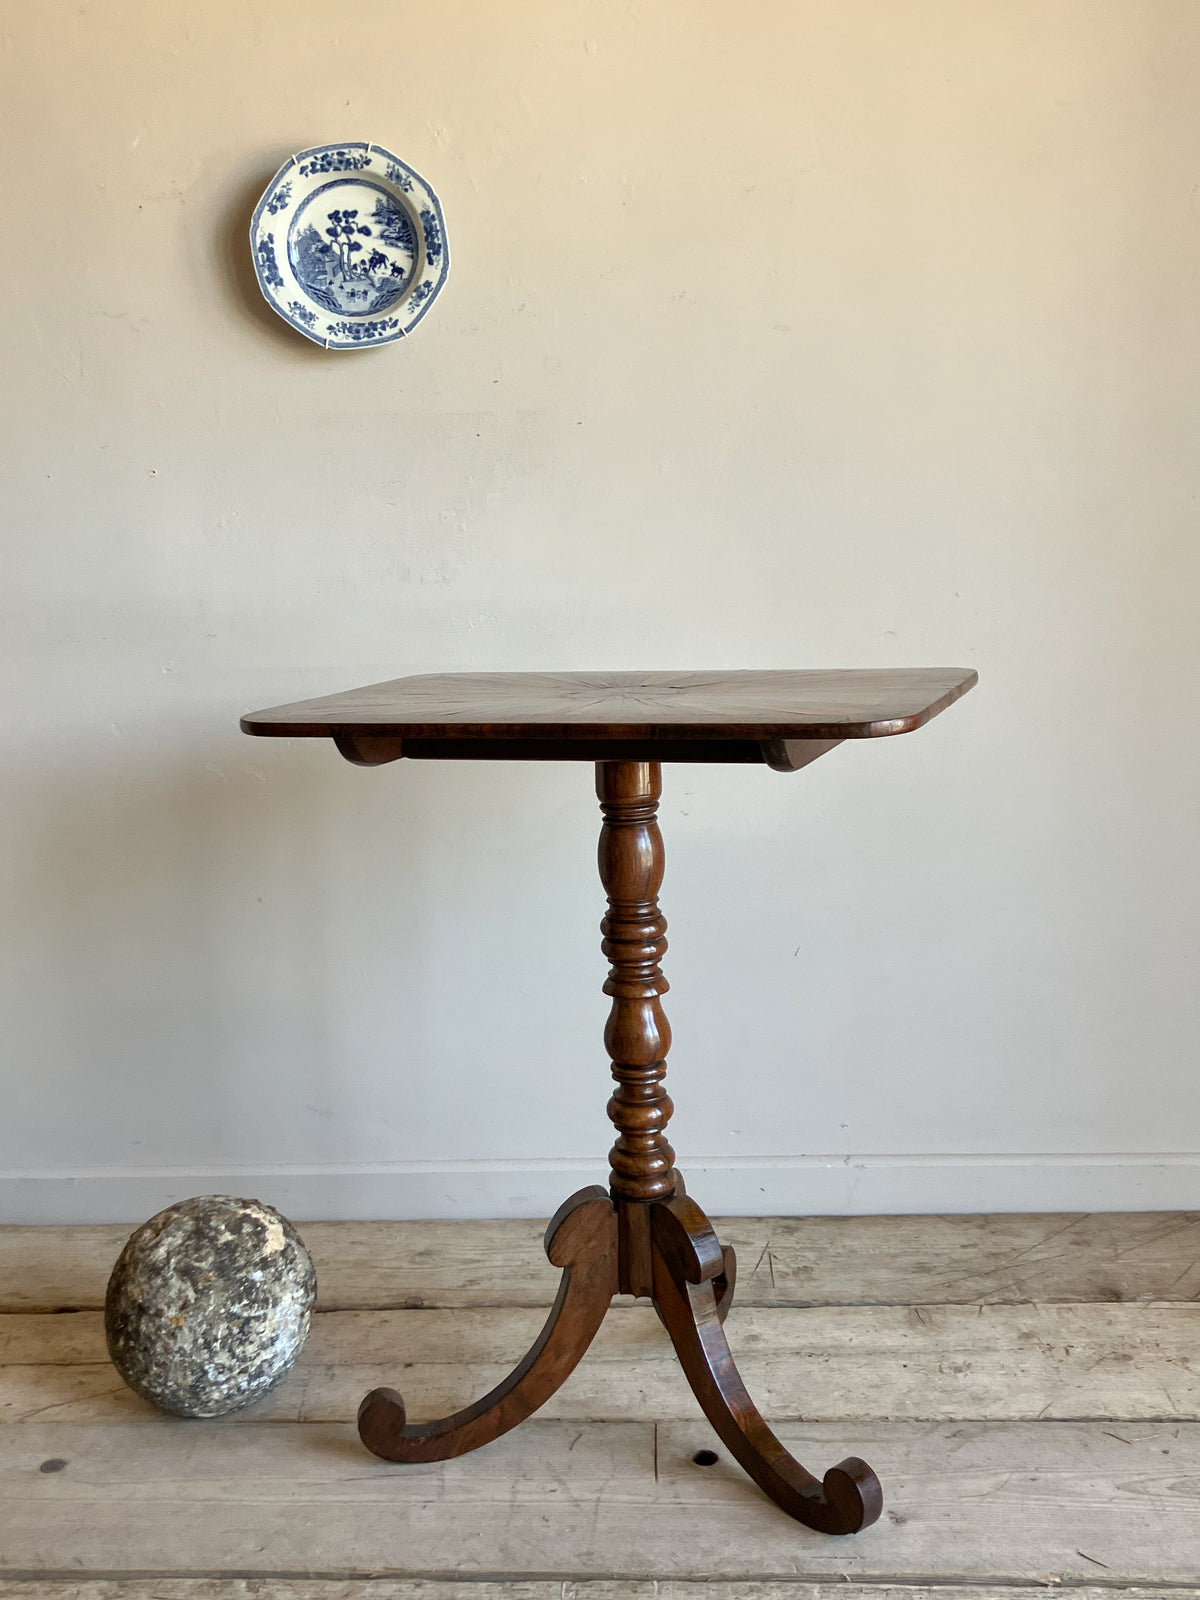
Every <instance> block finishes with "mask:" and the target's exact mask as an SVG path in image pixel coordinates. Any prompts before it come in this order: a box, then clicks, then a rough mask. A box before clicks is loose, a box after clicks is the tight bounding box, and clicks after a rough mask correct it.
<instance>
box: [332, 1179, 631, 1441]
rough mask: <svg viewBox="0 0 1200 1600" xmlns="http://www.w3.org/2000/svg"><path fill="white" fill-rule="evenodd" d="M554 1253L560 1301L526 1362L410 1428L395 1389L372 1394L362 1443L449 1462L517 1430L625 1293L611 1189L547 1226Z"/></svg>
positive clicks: (577, 1202) (362, 1410)
mask: <svg viewBox="0 0 1200 1600" xmlns="http://www.w3.org/2000/svg"><path fill="white" fill-rule="evenodd" d="M546 1254H547V1255H548V1256H549V1257H550V1260H551V1262H552V1263H553V1265H554V1266H556V1267H561V1268H562V1269H563V1274H562V1281H561V1283H560V1284H559V1287H558V1298H557V1299H556V1300H555V1302H554V1306H553V1308H552V1310H551V1312H550V1315H549V1317H547V1319H546V1324H545V1326H544V1327H543V1329H542V1331H541V1333H540V1334H539V1335H538V1337H537V1339H536V1340H535V1342H534V1344H533V1346H532V1347H531V1349H530V1350H529V1352H528V1354H527V1355H526V1356H525V1358H524V1360H523V1361H522V1362H521V1363H520V1365H519V1366H517V1367H516V1368H515V1369H514V1371H512V1372H511V1373H510V1374H509V1375H508V1377H507V1378H505V1379H504V1381H503V1383H499V1384H497V1385H496V1387H495V1388H494V1389H493V1390H492V1391H491V1392H490V1393H489V1394H485V1395H484V1396H483V1398H482V1399H480V1400H476V1401H475V1403H474V1404H473V1405H470V1406H467V1407H465V1408H464V1409H463V1410H462V1411H456V1412H455V1413H454V1415H453V1416H449V1417H441V1418H439V1420H438V1421H436V1422H417V1423H410V1422H409V1421H408V1420H407V1418H406V1416H405V1410H404V1401H403V1399H402V1398H401V1396H400V1395H399V1394H397V1392H396V1391H395V1389H372V1390H371V1392H370V1394H368V1395H367V1397H366V1398H365V1399H364V1400H363V1402H362V1404H361V1405H360V1406H359V1408H358V1433H359V1438H360V1439H361V1440H362V1442H363V1444H365V1445H366V1447H367V1449H368V1450H370V1451H372V1452H373V1454H375V1455H377V1456H381V1457H382V1458H383V1459H384V1460H385V1461H445V1460H447V1459H449V1458H450V1457H451V1456H461V1455H465V1454H466V1452H467V1451H468V1450H476V1449H478V1448H479V1446H480V1445H483V1444H490V1443H491V1441H492V1440H493V1439H497V1438H499V1436H500V1435H501V1434H502V1433H507V1432H508V1431H509V1429H510V1428H515V1427H516V1426H517V1424H518V1423H519V1422H523V1421H524V1420H525V1418H526V1417H528V1416H530V1415H531V1414H532V1413H533V1412H534V1411H536V1410H537V1409H538V1407H539V1406H542V1405H544V1404H545V1403H546V1401H547V1400H549V1398H550V1396H551V1395H552V1394H554V1392H555V1391H556V1390H557V1389H559V1388H561V1386H562V1385H563V1383H565V1382H566V1380H567V1378H568V1377H570V1375H571V1373H572V1372H573V1371H574V1370H575V1368H576V1366H577V1365H578V1364H579V1361H580V1359H581V1358H582V1356H583V1354H584V1352H585V1351H586V1350H587V1347H588V1346H589V1345H590V1344H591V1342H592V1340H593V1338H594V1337H595V1334H596V1330H597V1328H599V1326H600V1324H601V1322H602V1321H603V1320H604V1313H605V1312H606V1311H607V1310H608V1306H609V1302H610V1301H611V1299H612V1297H613V1295H614V1294H615V1293H616V1292H617V1218H616V1212H615V1210H614V1208H613V1204H612V1201H611V1200H610V1199H609V1197H608V1194H607V1192H606V1191H605V1190H604V1189H601V1188H600V1187H599V1186H598V1185H593V1186H592V1187H591V1188H588V1189H581V1190H580V1191H579V1192H578V1193H577V1194H573V1195H572V1196H571V1198H570V1199H569V1200H567V1201H566V1202H565V1203H564V1204H563V1205H562V1206H560V1207H559V1210H558V1212H557V1213H556V1215H555V1216H554V1218H553V1220H552V1221H551V1223H550V1226H549V1227H548V1228H547V1229H546Z"/></svg>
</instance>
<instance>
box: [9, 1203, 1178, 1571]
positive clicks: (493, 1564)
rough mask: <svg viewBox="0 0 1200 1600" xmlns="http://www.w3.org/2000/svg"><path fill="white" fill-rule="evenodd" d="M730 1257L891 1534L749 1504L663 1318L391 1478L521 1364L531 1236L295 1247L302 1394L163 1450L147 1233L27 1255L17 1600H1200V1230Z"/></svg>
mask: <svg viewBox="0 0 1200 1600" xmlns="http://www.w3.org/2000/svg"><path fill="white" fill-rule="evenodd" d="M719 1230H720V1232H721V1234H722V1237H723V1238H728V1239H731V1240H732V1241H734V1242H735V1243H736V1244H737V1246H738V1251H739V1257H740V1267H741V1277H740V1280H739V1284H738V1296H737V1302H736V1305H735V1307H734V1310H733V1312H732V1314H731V1316H730V1320H729V1332H730V1337H731V1340H732V1342H733V1344H734V1347H735V1351H736V1352H737V1353H738V1355H739V1357H740V1359H741V1364H742V1367H743V1371H744V1373H745V1376H746V1377H747V1380H748V1381H749V1384H750V1386H751V1388H752V1390H754V1391H755V1392H756V1394H757V1397H758V1399H759V1402H760V1405H761V1406H762V1408H763V1410H764V1412H765V1413H766V1414H767V1415H768V1416H769V1417H771V1418H772V1419H773V1422H774V1424H775V1426H776V1428H777V1431H778V1432H779V1433H780V1435H781V1437H783V1438H784V1440H785V1441H786V1442H787V1443H788V1444H789V1445H791V1446H792V1447H793V1448H794V1449H795V1451H796V1453H797V1454H799V1455H800V1456H801V1459H802V1460H804V1461H805V1463H806V1464H807V1465H808V1466H809V1467H811V1468H813V1469H814V1470H818V1471H820V1470H824V1467H825V1466H827V1465H828V1464H829V1463H831V1462H832V1461H835V1460H838V1459H839V1458H840V1457H841V1456H843V1455H845V1454H848V1453H850V1452H854V1453H856V1454H862V1455H864V1456H866V1458H867V1459H868V1460H869V1461H870V1462H871V1463H872V1465H873V1466H874V1467H875V1468H876V1470H877V1471H878V1472H879V1474H880V1477H881V1478H882V1479H883V1483H884V1491H885V1496H886V1509H885V1513H884V1516H883V1518H882V1520H881V1522H880V1523H879V1524H877V1525H876V1526H875V1527H874V1528H872V1529H869V1530H867V1532H865V1533H863V1534H861V1535H858V1536H857V1537H854V1538H850V1539H828V1538H824V1537H822V1536H821V1535H818V1534H814V1533H811V1532H809V1531H808V1530H806V1529H804V1528H801V1527H799V1526H797V1525H796V1524H795V1523H793V1522H791V1521H790V1520H789V1519H788V1518H786V1517H784V1516H783V1515H782V1514H781V1513H780V1512H778V1511H777V1510H776V1509H775V1508H774V1507H773V1506H772V1505H771V1504H770V1502H768V1501H767V1500H765V1499H764V1498H763V1497H762V1496H761V1495H760V1494H759V1493H758V1491H757V1490H756V1489H754V1487H753V1486H752V1485H751V1484H750V1483H749V1482H748V1480H747V1479H746V1478H745V1477H744V1476H743V1475H742V1473H741V1472H740V1471H739V1470H738V1468H737V1467H736V1466H735V1465H734V1464H733V1463H732V1462H731V1461H730V1460H729V1458H728V1456H727V1454H726V1452H725V1451H724V1449H723V1447H721V1446H720V1444H719V1441H716V1440H715V1438H714V1436H713V1435H712V1433H711V1431H710V1430H709V1428H708V1426H707V1424H706V1423H705V1422H704V1420H703V1418H702V1417H701V1416H700V1414H699V1412H698V1409H697V1407H696V1405H695V1402H694V1401H693V1399H692V1397H691V1395H690V1393H689V1391H688V1389H687V1386H686V1384H685V1383H684V1382H683V1380H682V1377H681V1376H680V1374H679V1373H678V1371H677V1369H676V1367H675V1363H674V1360H673V1356H672V1353H671V1350H670V1347H669V1345H668V1343H667V1341H666V1338H665V1335H664V1334H663V1333H662V1330H661V1328H660V1327H659V1324H658V1321H657V1318H656V1317H655V1316H654V1314H653V1312H652V1311H650V1310H649V1308H647V1307H645V1306H642V1305H635V1304H624V1303H618V1305H617V1306H616V1307H615V1308H614V1311H613V1312H612V1313H611V1314H610V1317H609V1319H608V1322H607V1323H606V1324H605V1326H604V1329H603V1330H602V1332H601V1335H600V1337H599V1338H598V1340H597V1342H596V1344H595V1346H594V1347H593V1350H592V1351H591V1352H590V1353H589V1355H588V1357H587V1359H586V1360H585V1362H584V1363H583V1365H582V1366H581V1367H580V1368H579V1370H578V1371H577V1372H576V1373H575V1375H574V1376H573V1377H572V1378H571V1379H570V1380H569V1382H568V1383H567V1384H566V1386H565V1387H564V1388H563V1389H562V1391H560V1393H559V1395H558V1396H557V1397H556V1398H555V1400H554V1401H553V1402H552V1403H551V1404H550V1405H549V1406H547V1407H546V1408H545V1410H544V1411H543V1412H541V1413H539V1414H538V1416H537V1417H536V1418H535V1419H533V1420H532V1421H530V1422H528V1423H526V1424H525V1425H524V1426H522V1427H521V1428H519V1429H517V1430H516V1431H515V1432H514V1433H512V1434H510V1435H508V1436H506V1437H505V1438H503V1439H500V1440H497V1441H496V1442H495V1443H494V1444H492V1445H490V1446H488V1447H487V1448H486V1449H484V1450H482V1451H480V1452H478V1453H477V1454H474V1455H471V1456H466V1457H463V1458H461V1459H460V1460H458V1461H451V1462H445V1463H441V1464H438V1465H434V1466H428V1467H396V1466H390V1465H388V1464H385V1463H383V1462H380V1461H377V1460H376V1459H375V1458H374V1457H372V1456H370V1455H368V1454H367V1453H366V1452H365V1451H363V1450H362V1448H361V1446H360V1445H359V1444H358V1441H357V1438H356V1436H355V1432H354V1428H353V1423H352V1418H353V1414H354V1410H355V1407H356V1405H357V1402H358V1399H359V1398H360V1397H361V1395H362V1393H363V1392H364V1391H365V1390H366V1389H367V1388H369V1387H371V1386H373V1385H375V1384H377V1383H380V1382H388V1383H392V1384H394V1385H395V1386H396V1387H399V1388H401V1389H402V1390H403V1391H404V1392H405V1394H406V1397H407V1398H408V1400H409V1402H410V1413H411V1414H412V1415H413V1416H414V1418H420V1417H424V1416H429V1415H434V1414H437V1413H438V1412H441V1411H445V1410H447V1409H450V1408H453V1407H455V1406H457V1405H460V1404H462V1403H463V1402H465V1401H466V1400H468V1399H471V1398H473V1397H474V1396H475V1395H477V1394H478V1393H480V1392H482V1390H484V1389H486V1388H487V1387H489V1386H490V1385H491V1384H492V1383H494V1382H495V1381H496V1380H497V1379H498V1378H499V1377H500V1376H502V1374H503V1373H504V1372H505V1371H506V1370H507V1369H508V1367H509V1366H510V1365H512V1364H513V1362H515V1360H516V1359H517V1358H518V1357H519V1356H520V1354H521V1353H522V1352H523V1350H524V1348H525V1347H526V1345H527V1344H528V1343H529V1341H530V1340H531V1338H532V1337H533V1335H534V1334H535V1333H536V1331H537V1328H538V1326H539V1325H540V1322H541V1308H543V1307H544V1306H545V1305H547V1304H548V1303H549V1301H550V1300H551V1299H552V1298H553V1293H554V1288H555V1285H556V1280H557V1274H556V1273H554V1272H553V1271H552V1269H551V1268H550V1267H549V1266H548V1265H547V1263H546V1261H545V1258H544V1256H542V1254H541V1250H540V1239H539V1234H540V1230H539V1229H538V1228H537V1227H536V1226H535V1225H533V1224H530V1223H523V1222H487V1223H404V1224H383V1223H357V1224H349V1223H346V1224H331V1223H324V1224H310V1225H308V1226H302V1229H301V1231H302V1232H303V1234H304V1235H305V1237H306V1239H307V1240H308V1243H309V1245H310V1248H311V1249H312V1251H313V1254H314V1257H315V1258H316V1261H317V1268H318V1277H319V1282H320V1307H321V1309H320V1313H319V1315H318V1316H317V1317H316V1318H315V1319H314V1327H313V1332H312V1335H311V1337H310V1339H309V1342H308V1345H307V1347H306V1349H305V1352H304V1354H303V1356H302V1358H301V1361H300V1363H299V1364H298V1365H297V1368H296V1369H295V1371H294V1372H293V1373H292V1374H291V1375H290V1376H289V1378H288V1379H287V1380H286V1381H285V1383H284V1384H282V1385H281V1386H280V1387H279V1388H278V1389H277V1390H276V1391H275V1392H274V1393H273V1394H272V1395H271V1396H269V1397H268V1398H267V1400H265V1401H264V1402H263V1403H262V1404H260V1405H259V1406H257V1407H254V1408H252V1409H250V1410H247V1411H245V1412H242V1413H238V1414H236V1415H234V1416H232V1417H229V1418H226V1419H222V1420H219V1421H213V1422H183V1421H179V1420H177V1419H172V1418H168V1417H164V1416H161V1415H159V1414H158V1413H156V1412H155V1411H154V1410H153V1409H152V1408H150V1407H148V1406H146V1405H144V1404H143V1403H142V1402H141V1401H139V1400H138V1399H137V1398H136V1397H135V1396H134V1395H132V1394H131V1393H130V1392H129V1391H128V1390H127V1389H126V1388H125V1387H124V1386H123V1385H122V1384H121V1383H120V1381H119V1379H117V1377H116V1375H115V1373H114V1372H113V1370H112V1368H111V1367H110V1366H109V1365H108V1363H107V1361H106V1360H105V1355H104V1337H103V1328H102V1322H101V1317H100V1314H99V1307H100V1305H101V1303H102V1300H103V1292H104V1284H105V1280H106V1278H107V1274H108V1271H109V1269H110V1267H111V1264H112V1261H113V1259H114V1258H115V1255H116V1253H117V1251H118V1250H119V1248H120V1245H121V1243H122V1242H123V1240H124V1237H125V1235H126V1233H127V1231H128V1230H127V1229H124V1228H108V1227H99V1228H7V1229H0V1600H13V1597H15V1596H17V1595H20V1596H22V1597H24V1600H51V1597H53V1600H67V1597H68V1596H70V1597H79V1600H265V1597H266V1596H271V1597H276V1596H277V1597H280V1600H401V1597H403V1600H466V1597H467V1596H470V1600H501V1597H503V1600H785V1597H786V1600H834V1596H835V1595H837V1596H842V1597H846V1596H847V1595H849V1596H850V1597H851V1600H853V1597H855V1596H861V1597H863V1600H866V1597H868V1596H869V1597H871V1600H901V1597H904V1600H933V1597H935V1596H937V1597H939V1600H968V1596H970V1597H972V1600H979V1597H981V1596H985V1595H987V1594H989V1593H994V1594H996V1595H1000V1594H1003V1595H1004V1596H1006V1597H1007V1600H1025V1597H1026V1596H1029V1597H1032V1596H1033V1595H1034V1594H1035V1593H1036V1594H1044V1593H1045V1589H1046V1588H1047V1587H1055V1588H1059V1587H1062V1588H1070V1589H1072V1590H1073V1591H1074V1592H1075V1593H1076V1594H1077V1595H1079V1596H1080V1597H1082V1600H1100V1597H1101V1596H1102V1595H1103V1596H1106V1597H1109V1600H1111V1597H1112V1596H1113V1594H1114V1593H1119V1594H1122V1595H1126V1596H1128V1597H1129V1600H1141V1597H1143V1596H1149V1595H1151V1594H1155V1595H1163V1594H1164V1593H1165V1592H1166V1591H1170V1592H1171V1593H1173V1594H1180V1593H1183V1594H1192V1595H1195V1596H1196V1597H1197V1600H1200V1355H1198V1354H1197V1353H1196V1352H1197V1343H1198V1341H1197V1334H1200V1310H1197V1308H1196V1306H1195V1304H1194V1300H1195V1298H1196V1297H1198V1296H1200V1216H1196V1215H1192V1214H1182V1213H1180V1214H1174V1213H1173V1214H1169V1215H1161V1214H1160V1215H1155V1214H1149V1213H1146V1214H1137V1215H1129V1216H1112V1215H1108V1216H1092V1217H1082V1216H1080V1217H1075V1216H1055V1217H1045V1216H1041V1217H1012V1216H1004V1217H991V1218H989V1217H926V1218H921V1217H902V1218H880V1217H875V1218H818V1219H778V1218H776V1219H764V1220H748V1219H744V1218H740V1219H733V1220H730V1221H727V1222H725V1223H722V1224H720V1225H719ZM710 1448H715V1449H716V1451H717V1454H718V1458H719V1459H718V1461H717V1463H716V1464H715V1465H714V1466H709V1467H703V1466H700V1465H697V1464H696V1462H695V1461H694V1459H693V1458H694V1456H695V1455H696V1453H697V1452H698V1451H700V1450H703V1449H710Z"/></svg>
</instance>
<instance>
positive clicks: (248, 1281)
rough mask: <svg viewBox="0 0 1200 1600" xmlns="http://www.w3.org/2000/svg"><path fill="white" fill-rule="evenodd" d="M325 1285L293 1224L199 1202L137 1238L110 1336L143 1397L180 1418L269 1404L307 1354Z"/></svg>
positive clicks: (114, 1304)
mask: <svg viewBox="0 0 1200 1600" xmlns="http://www.w3.org/2000/svg"><path fill="white" fill-rule="evenodd" d="M316 1294H317V1275H316V1273H315V1272H314V1270H313V1264H312V1261H311V1260H310V1259H309V1254H308V1251H307V1250H306V1249H305V1248H304V1242H303V1240H302V1239H301V1238H300V1235H299V1234H298V1233H297V1232H296V1230H295V1228H293V1227H292V1225H291V1223H290V1222H289V1221H288V1220H287V1218H286V1217H282V1216H280V1214H279V1212H278V1211H276V1210H274V1209H273V1208H272V1207H271V1206H266V1205H263V1204H262V1202H261V1201H258V1200H236V1199H234V1197H233V1196H232V1195H227V1194H206V1195H200V1196H199V1197H198V1198H197V1199H195V1200H182V1201H180V1203H179V1204H178V1205H174V1206H168V1207H167V1209H166V1210H165V1211H160V1212H159V1213H158V1215H157V1216H156V1217H151V1218H150V1221H149V1222H144V1223H143V1224H142V1225H141V1227H140V1228H137V1229H135V1231H134V1232H133V1233H131V1234H130V1236H129V1239H128V1241H127V1243H126V1245H125V1248H124V1250H122V1251H121V1254H120V1256H119V1257H118V1259H117V1264H116V1266H115V1267H114V1268H113V1271H112V1277H111V1278H110V1279H109V1280H108V1293H107V1295H106V1296H105V1301H104V1332H105V1335H106V1337H107V1339H108V1353H109V1355H110V1356H111V1357H112V1361H113V1364H114V1366H115V1367H116V1369H117V1371H118V1372H119V1373H120V1374H121V1376H122V1377H123V1378H124V1380H125V1382H126V1383H127V1384H128V1385H129V1387H130V1388H131V1389H133V1390H134V1391H135V1393H137V1394H140V1395H141V1396H142V1398H143V1399H145V1400H149V1401H151V1402H152V1403H153V1404H154V1405H156V1406H159V1407H161V1408H162V1410H164V1411H171V1412H174V1413H175V1415H176V1416H180V1417H219V1416H222V1415H224V1413H225V1412H227V1411H236V1410H237V1408H238V1407H239V1406H246V1405H249V1404H250V1403H251V1402H252V1401H254V1400H258V1399H260V1398H261V1397H262V1396H263V1395H264V1394H266V1392H267V1390H268V1389H270V1388H271V1387H272V1385H273V1384H275V1383H278V1381H279V1380H280V1378H282V1377H283V1375H284V1373H285V1372H287V1370H288V1368H289V1367H290V1366H291V1365H292V1363H293V1361H295V1359H296V1357H297V1356H298V1355H299V1354H300V1350H301V1348H302V1346H303V1344H304V1341H305V1339H306V1337H307V1336H308V1326H309V1322H310V1320H311V1317H312V1308H313V1301H314V1300H315V1299H316Z"/></svg>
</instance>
